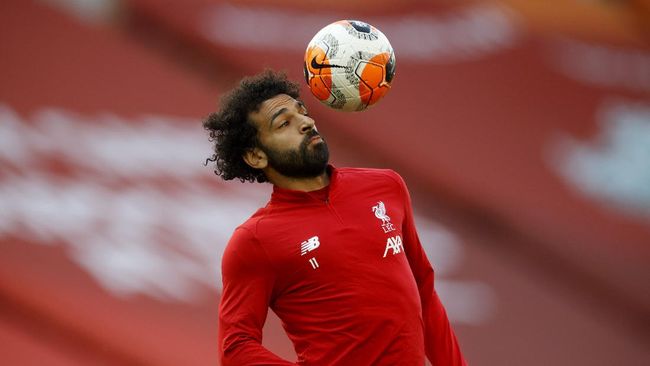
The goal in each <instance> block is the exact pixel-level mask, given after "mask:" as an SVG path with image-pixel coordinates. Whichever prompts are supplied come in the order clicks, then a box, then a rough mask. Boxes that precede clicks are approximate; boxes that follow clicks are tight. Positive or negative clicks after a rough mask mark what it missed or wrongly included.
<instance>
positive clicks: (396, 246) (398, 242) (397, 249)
mask: <svg viewBox="0 0 650 366" xmlns="http://www.w3.org/2000/svg"><path fill="white" fill-rule="evenodd" d="M389 250H390V251H391V253H392V254H393V255H396V254H399V253H401V252H403V251H404V245H403V244H402V237H401V236H399V235H397V236H393V237H390V238H388V239H387V240H386V249H385V250H384V258H386V256H387V255H388V251H389Z"/></svg>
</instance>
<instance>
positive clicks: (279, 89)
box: [203, 70, 300, 183]
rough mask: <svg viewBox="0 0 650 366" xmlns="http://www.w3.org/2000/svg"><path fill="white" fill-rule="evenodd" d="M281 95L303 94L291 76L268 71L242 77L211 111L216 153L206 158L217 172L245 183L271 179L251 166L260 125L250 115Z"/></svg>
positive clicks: (206, 125)
mask: <svg viewBox="0 0 650 366" xmlns="http://www.w3.org/2000/svg"><path fill="white" fill-rule="evenodd" d="M278 94H287V95H289V96H291V97H293V98H296V99H297V98H299V97H300V87H299V86H298V84H297V83H294V82H292V81H290V80H288V79H287V75H286V74H285V73H284V72H275V71H273V70H265V71H264V72H262V73H260V74H257V75H254V76H251V77H246V78H244V79H242V81H241V82H240V84H239V86H238V87H236V88H234V89H233V90H231V91H230V92H228V93H227V94H225V95H224V96H223V97H222V98H221V108H220V109H219V111H217V112H215V113H211V114H210V115H209V116H208V117H207V118H206V119H205V120H204V121H203V127H204V128H205V129H206V130H208V131H209V133H210V141H211V142H214V154H213V155H212V156H211V157H210V158H208V159H207V160H206V162H205V163H206V165H207V164H208V162H214V164H215V168H214V173H215V174H216V175H219V176H221V178H222V179H224V180H231V179H235V178H238V179H239V180H241V181H242V182H246V181H249V182H259V183H262V182H267V181H268V179H267V178H266V176H265V175H264V172H263V171H261V170H260V169H254V168H252V167H250V166H249V165H248V164H246V162H245V161H244V159H243V155H244V153H245V152H246V151H247V150H249V149H251V148H253V147H255V146H257V144H258V140H257V127H255V124H254V123H253V122H252V121H249V119H248V114H249V113H250V112H253V111H257V110H259V107H260V104H262V102H264V101H265V100H267V99H269V98H272V97H274V96H276V95H278Z"/></svg>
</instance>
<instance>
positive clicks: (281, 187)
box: [203, 71, 465, 366]
mask: <svg viewBox="0 0 650 366" xmlns="http://www.w3.org/2000/svg"><path fill="white" fill-rule="evenodd" d="M203 126H204V127H205V128H206V129H207V130H208V131H209V133H210V137H211V139H212V141H213V142H214V154H213V155H212V157H211V158H210V159H209V160H210V161H212V162H214V164H215V173H216V174H217V175H220V176H221V177H222V178H223V179H226V180H230V179H239V180H241V181H242V182H245V181H250V182H270V183H271V184H273V193H272V195H271V198H270V200H269V202H268V204H267V205H266V206H265V207H263V208H261V209H259V210H258V211H257V212H256V213H255V214H253V216H251V217H250V218H249V219H248V220H247V221H246V222H244V223H243V224H242V225H240V226H239V227H238V228H237V229H236V230H235V232H234V233H233V235H232V237H231V239H230V241H229V243H228V245H227V247H226V249H225V252H224V255H223V261H222V279H223V292H222V296H221V304H220V307H219V353H220V358H221V361H222V364H223V365H293V364H299V365H345V366H360V365H424V363H425V357H426V358H428V359H429V361H430V362H431V363H432V364H433V365H436V366H438V365H465V360H464V358H463V355H462V354H461V351H460V348H459V346H458V342H457V340H456V336H455V335H454V332H453V330H452V329H451V326H450V324H449V320H448V318H447V315H446V312H445V310H444V308H443V306H442V304H441V302H440V300H439V298H438V296H437V294H436V292H435V290H434V272H433V269H432V267H431V264H430V263H429V261H428V259H427V256H426V254H425V252H424V250H423V248H422V245H421V244H420V240H419V238H418V234H417V231H416V228H415V224H414V222H413V213H412V209H411V200H410V197H409V193H408V190H407V188H406V185H405V184H404V181H403V180H402V178H401V177H400V176H399V175H398V174H397V173H395V172H394V171H392V170H381V169H361V168H336V167H333V166H332V165H329V164H328V160H329V151H328V149H327V143H326V142H325V140H324V139H323V138H322V137H321V136H320V134H319V133H318V131H317V129H316V126H315V122H314V120H313V119H312V118H311V117H310V116H309V113H308V112H307V108H306V106H305V105H304V104H303V103H302V102H301V101H300V99H299V89H298V86H297V85H296V84H294V83H292V82H291V81H289V80H287V78H286V76H285V75H284V74H278V73H275V72H272V71H266V72H264V73H262V74H260V75H257V76H254V77H250V78H246V79H244V80H243V81H242V82H241V84H240V85H239V86H238V87H237V88H235V89H233V90H232V91H231V92H230V93H229V94H227V95H226V96H225V97H224V98H223V99H222V104H221V108H220V110H219V111H218V112H216V113H213V114H211V115H210V116H208V117H207V118H206V120H205V121H204V122H203ZM269 308H271V309H272V310H273V311H274V312H275V313H276V314H277V315H278V317H279V318H280V319H281V320H282V324H283V327H284V329H285V331H286V333H287V335H288V336H289V338H290V339H291V341H292V342H293V344H294V347H295V350H296V354H297V356H298V360H297V362H296V363H292V362H289V361H287V360H283V359H281V358H280V357H278V356H277V355H275V354H273V353H271V352H270V351H269V350H267V349H266V348H264V347H263V346H262V328H263V326H264V322H265V320H266V315H267V311H268V309H269Z"/></svg>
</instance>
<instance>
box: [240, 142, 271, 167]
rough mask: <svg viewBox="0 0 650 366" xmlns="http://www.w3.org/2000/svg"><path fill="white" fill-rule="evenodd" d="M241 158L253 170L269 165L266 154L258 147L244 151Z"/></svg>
mask: <svg viewBox="0 0 650 366" xmlns="http://www.w3.org/2000/svg"><path fill="white" fill-rule="evenodd" d="M242 158H244V161H245V162H246V164H248V165H250V167H251V168H255V169H264V168H266V166H267V165H268V164H269V161H268V159H267V157H266V153H265V152H264V151H262V149H260V148H259V147H253V148H251V149H248V150H246V152H245V153H244V155H243V156H242Z"/></svg>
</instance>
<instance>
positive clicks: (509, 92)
mask: <svg viewBox="0 0 650 366" xmlns="http://www.w3.org/2000/svg"><path fill="white" fill-rule="evenodd" d="M318 4H320V2H317V1H298V0H278V1H261V0H259V1H255V0H247V1H236V2H227V1H220V0H184V1H180V0H177V1H172V0H166V1H158V0H122V1H112V0H103V1H100V0H94V1H89V0H88V1H83V0H47V1H45V0H42V1H35V0H5V1H3V2H1V3H0V50H1V52H2V57H0V344H2V345H3V346H2V347H0V363H2V364H3V365H161V366H162V365H213V364H216V363H217V360H216V334H217V329H216V326H217V324H216V319H217V305H218V300H219V290H220V277H219V276H220V275H219V261H220V256H221V252H222V250H223V248H224V245H225V243H226V241H227V239H228V237H229V235H230V233H231V232H232V230H233V229H234V227H235V226H236V225H237V224H238V223H239V222H241V221H243V220H244V219H245V218H246V217H247V216H248V215H250V214H251V213H252V212H253V210H254V209H255V208H256V207H258V206H259V205H262V204H264V202H265V201H266V198H267V196H268V192H269V191H270V187H269V186H256V185H250V184H240V183H238V182H235V183H232V182H228V183H224V182H222V181H221V180H220V179H219V178H217V177H215V176H214V175H213V174H212V173H211V170H210V168H209V167H205V166H203V162H204V160H205V158H206V157H208V156H209V155H210V147H211V146H210V143H209V141H208V140H207V136H206V134H205V133H204V132H203V130H202V129H201V126H200V121H201V119H202V118H203V117H204V116H206V115H207V114H208V113H209V112H211V111H213V110H215V109H216V108H217V102H218V97H219V95H220V94H221V93H222V92H223V91H224V90H227V89H228V88H230V87H231V86H233V85H234V83H235V82H236V81H237V80H238V79H239V78H241V77H242V76H244V75H250V74H254V73H256V72H259V71H261V70H262V69H264V68H265V67H272V68H276V69H280V70H285V71H287V73H288V74H289V75H290V76H291V77H292V78H294V79H296V80H298V81H302V75H301V73H302V53H303V51H304V47H305V45H306V44H307V42H308V40H309V39H310V38H311V36H312V35H313V34H314V33H315V32H316V31H317V30H318V29H320V28H321V27H322V26H324V25H326V24H328V23H330V22H332V21H334V20H337V19H343V18H356V19H363V20H366V21H368V22H370V23H371V24H373V25H375V26H377V27H378V28H379V29H381V30H382V31H383V32H384V33H385V34H386V35H387V36H388V38H389V39H390V40H391V43H392V44H393V47H394V48H395V51H396V56H397V76H396V79H395V82H394V86H393V90H392V91H391V92H390V93H389V94H388V96H387V97H386V98H385V99H384V100H382V101H381V103H379V104H378V105H377V106H375V107H373V108H372V109H370V110H368V111H366V112H363V113H352V114H344V113H340V112H335V111H331V110H328V109H327V108H325V107H323V106H321V105H319V104H317V103H316V100H315V99H313V98H311V96H310V95H309V92H308V91H307V90H306V89H304V90H303V98H304V99H305V100H306V101H307V103H308V104H309V105H310V107H311V112H312V114H313V115H314V116H315V118H316V120H317V121H318V124H319V129H320V130H321V131H322V132H323V134H324V135H325V137H326V138H327V140H328V143H329V144H330V145H331V148H332V151H333V162H334V163H335V164H336V165H339V166H348V165H359V166H375V167H389V168H393V169H395V170H397V171H398V172H400V173H401V174H402V175H403V176H404V177H405V179H406V181H407V183H408V184H409V186H410V187H411V189H412V193H413V197H414V205H415V209H416V213H417V214H418V217H417V222H418V225H419V228H420V231H421V234H422V237H423V242H425V245H426V249H427V251H428V254H429V256H430V258H431V260H432V262H433V263H434V267H435V268H436V271H437V279H438V280H437V281H438V282H437V286H438V290H439V292H440V294H441V298H442V301H443V303H445V305H446V306H447V308H448V311H449V314H450V317H451V318H452V321H453V322H454V327H455V329H456V331H457V334H458V337H459V340H460V342H461V346H462V348H463V350H464V352H465V354H466V355H467V358H468V360H469V362H470V364H472V365H488V366H491V365H526V366H537V365H540V366H541V365H583V364H584V365H587V364H588V365H592V366H593V365H603V366H605V365H618V364H624V365H642V364H643V365H644V364H646V363H647V360H648V359H650V350H649V349H648V347H647V344H648V341H650V291H649V290H648V283H649V280H650V16H649V14H650V13H649V11H650V6H649V3H648V1H646V0H630V1H622V0H621V1H592V2H586V1H577V0H576V1H548V2H530V1H524V0H501V1H470V0H465V1H449V0H439V1H431V2H429V1H419V0H409V1H400V2H392V1H386V0H383V1H381V0H375V1H365V0H364V1H359V2H350V1H330V2H328V4H329V7H328V8H321V7H320V6H319V5H318ZM396 4H398V5H396ZM536 4H537V5H536ZM264 342H265V345H267V346H268V347H269V348H270V349H272V350H273V351H274V352H277V353H278V354H280V355H282V356H283V357H286V358H288V359H293V357H294V355H293V351H292V349H291V345H290V343H289V341H288V339H287V338H286V336H284V334H283V331H282V329H281V325H280V322H279V320H278V319H277V318H275V317H274V316H273V315H272V314H271V315H270V318H269V320H268V324H267V326H266V328H265V340H264Z"/></svg>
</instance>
